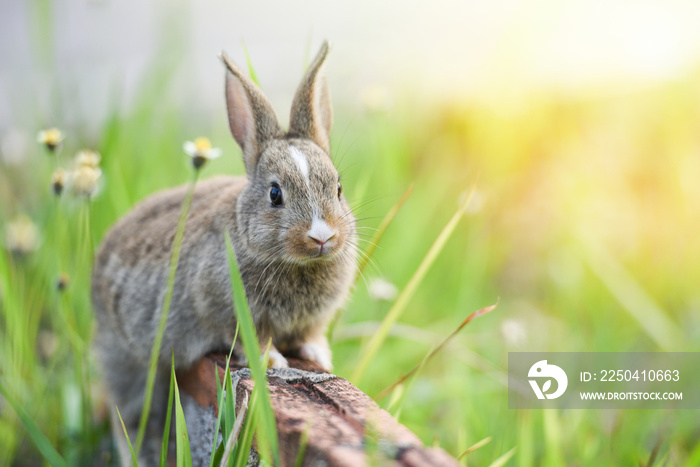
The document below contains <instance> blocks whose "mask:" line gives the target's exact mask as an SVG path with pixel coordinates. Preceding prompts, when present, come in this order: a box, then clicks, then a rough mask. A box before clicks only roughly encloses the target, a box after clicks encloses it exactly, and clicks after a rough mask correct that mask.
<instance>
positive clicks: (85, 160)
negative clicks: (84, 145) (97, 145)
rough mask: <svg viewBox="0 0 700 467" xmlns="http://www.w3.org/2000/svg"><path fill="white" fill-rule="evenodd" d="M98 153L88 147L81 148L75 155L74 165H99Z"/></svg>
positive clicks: (95, 166)
mask: <svg viewBox="0 0 700 467" xmlns="http://www.w3.org/2000/svg"><path fill="white" fill-rule="evenodd" d="M100 159H101V157H100V153H99V152H97V151H92V150H90V149H83V150H82V151H80V152H78V154H76V155H75V165H76V166H77V167H82V166H87V167H92V168H93V169H95V168H97V167H98V166H99V165H100Z"/></svg>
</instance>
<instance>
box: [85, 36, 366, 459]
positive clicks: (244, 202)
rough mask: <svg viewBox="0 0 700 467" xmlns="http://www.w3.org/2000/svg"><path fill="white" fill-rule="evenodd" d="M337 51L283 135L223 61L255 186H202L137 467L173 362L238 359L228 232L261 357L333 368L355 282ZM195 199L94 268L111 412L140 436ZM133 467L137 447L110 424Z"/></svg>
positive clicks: (151, 444) (246, 182)
mask: <svg viewBox="0 0 700 467" xmlns="http://www.w3.org/2000/svg"><path fill="white" fill-rule="evenodd" d="M327 51H328V47H327V45H326V44H324V46H323V47H322V49H321V52H320V53H319V56H318V57H317V58H316V60H315V61H314V63H312V65H311V66H310V69H309V71H308V72H307V74H306V77H305V79H304V81H303V82H302V85H301V86H300V88H299V91H298V92H297V95H296V96H295V100H294V103H293V105H292V119H291V129H290V131H289V133H287V134H284V133H283V132H282V131H281V130H280V129H279V127H278V125H277V123H276V117H275V116H274V113H272V110H271V106H270V105H269V103H268V102H267V100H266V99H265V97H264V96H263V95H262V94H261V93H260V91H259V90H258V89H257V88H256V87H255V86H254V85H253V84H252V83H251V82H250V81H248V80H247V78H245V77H244V76H242V74H241V73H240V71H239V70H238V69H237V68H236V67H235V66H234V65H233V64H232V63H230V61H228V59H227V58H226V57H224V62H225V64H226V66H227V68H228V74H227V87H226V91H227V93H226V96H227V104H228V111H229V122H230V126H231V131H232V133H233V136H234V137H235V138H236V140H237V142H238V143H239V145H240V146H241V147H242V149H243V158H244V162H245V165H246V170H247V172H248V177H215V178H212V179H209V180H205V181H202V182H200V183H198V184H197V185H196V189H195V192H194V196H193V199H192V205H191V208H190V213H189V216H188V219H187V224H186V229H185V235H184V239H183V243H182V248H181V252H180V259H179V263H178V268H177V273H176V276H175V284H174V288H173V295H172V302H171V306H170V314H169V317H168V322H167V326H166V328H165V334H164V338H163V345H162V347H161V353H160V357H159V364H158V376H157V378H156V387H155V389H154V399H153V405H152V407H153V408H152V410H151V413H150V418H149V424H148V428H147V433H146V443H145V445H144V449H143V451H142V456H141V460H142V461H143V462H145V464H146V465H151V464H153V463H156V460H157V459H158V455H159V453H158V449H159V445H160V439H161V437H162V433H163V431H162V430H163V421H164V420H163V418H164V413H165V408H166V405H167V385H168V382H169V378H168V375H169V368H170V360H171V352H172V353H174V357H175V365H176V367H177V368H178V369H182V368H187V367H189V366H191V365H193V364H194V363H195V362H197V361H198V360H199V359H200V358H201V357H202V356H204V355H205V354H206V353H207V352H210V351H214V350H224V349H226V350H227V349H229V348H230V346H231V344H232V343H233V339H234V334H235V330H236V316H235V310H234V309H233V299H232V296H231V281H230V276H229V262H228V261H229V260H228V255H227V252H226V245H225V235H224V232H228V233H229V235H230V237H231V240H232V243H233V246H234V250H235V252H236V257H237V261H238V263H239V267H240V270H241V276H242V278H243V283H244V285H245V289H246V295H247V298H248V301H249V304H250V309H251V314H252V316H253V321H254V323H255V327H256V331H257V333H258V337H259V339H260V343H261V346H262V347H265V346H266V345H267V342H268V341H269V340H272V344H273V346H274V347H273V349H272V351H271V353H270V356H271V359H272V361H273V365H274V366H277V367H284V366H286V364H287V363H286V360H285V358H284V357H283V356H282V355H281V354H280V353H279V352H278V350H277V349H279V350H282V351H285V352H293V353H296V354H298V355H300V356H301V357H303V358H307V359H310V360H315V361H317V362H318V363H319V364H321V366H323V367H325V368H327V369H330V367H331V360H330V350H329V347H328V341H327V339H326V338H325V335H324V333H325V329H326V325H327V322H328V320H329V319H330V318H331V317H332V316H333V314H334V312H335V311H336V310H337V309H338V308H339V307H340V306H342V303H343V302H344V300H345V299H346V297H347V295H348V293H349V290H350V288H351V285H352V282H353V279H354V275H355V260H356V251H355V247H354V244H355V243H354V238H355V221H354V218H353V216H352V213H351V211H350V208H349V207H348V205H347V203H346V201H345V199H344V197H342V195H341V193H342V191H341V186H340V183H339V181H338V174H337V171H336V169H335V168H334V167H333V164H332V162H331V161H330V158H329V157H328V151H329V145H328V131H329V130H330V124H331V113H330V102H329V100H328V92H327V85H326V83H325V80H324V79H323V77H322V76H321V75H320V74H319V69H320V68H321V65H322V64H323V61H324V60H325V56H326V53H327ZM186 191H187V187H186V186H182V187H178V188H174V189H170V190H165V191H162V192H159V193H157V194H155V195H152V196H151V197H149V198H148V199H146V200H145V201H143V202H141V203H140V204H138V205H137V206H136V207H135V208H134V209H133V210H132V211H131V212H130V213H128V214H127V215H126V216H124V217H123V218H122V219H121V220H120V221H119V222H118V223H117V224H116V225H115V226H114V227H113V228H112V230H111V231H110V232H109V233H108V234H107V235H106V237H105V239H104V241H103V243H102V246H101V248H100V251H99V252H98V255H97V257H96V261H95V267H94V270H93V278H92V281H93V285H92V295H93V303H94V308H95V313H96V315H97V336H96V347H97V353H98V356H99V358H100V360H101V362H102V366H103V370H104V374H105V381H106V383H107V387H108V389H109V393H110V396H111V399H112V403H113V405H116V406H117V407H118V408H119V410H120V413H121V415H122V417H123V419H124V422H125V424H126V427H127V429H128V431H129V434H130V436H132V437H135V436H136V429H137V426H138V418H139V415H140V412H141V410H142V406H143V397H144V388H145V382H146V378H147V375H148V362H149V358H150V353H151V350H152V345H153V341H154V337H155V334H156V332H157V328H158V323H159V320H160V313H161V310H162V308H163V300H164V297H165V293H166V288H167V276H168V267H169V261H170V252H171V247H172V243H173V238H174V235H175V231H176V227H177V223H178V218H179V214H180V207H181V204H182V201H183V199H184V198H185V195H186ZM113 431H114V434H115V436H117V437H118V439H119V440H120V451H121V456H122V460H123V462H124V463H127V462H128V459H129V456H128V448H127V447H126V444H125V443H124V441H125V440H124V438H123V435H121V433H120V432H121V428H120V426H119V424H118V423H117V421H116V419H115V418H114V417H113Z"/></svg>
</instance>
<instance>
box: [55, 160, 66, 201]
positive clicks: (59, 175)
mask: <svg viewBox="0 0 700 467" xmlns="http://www.w3.org/2000/svg"><path fill="white" fill-rule="evenodd" d="M67 178H68V174H67V173H66V171H65V170H63V169H62V168H60V167H59V168H57V169H56V170H54V171H53V174H51V188H52V189H53V193H54V194H55V195H56V196H60V195H61V193H62V192H63V187H64V186H66V179H67Z"/></svg>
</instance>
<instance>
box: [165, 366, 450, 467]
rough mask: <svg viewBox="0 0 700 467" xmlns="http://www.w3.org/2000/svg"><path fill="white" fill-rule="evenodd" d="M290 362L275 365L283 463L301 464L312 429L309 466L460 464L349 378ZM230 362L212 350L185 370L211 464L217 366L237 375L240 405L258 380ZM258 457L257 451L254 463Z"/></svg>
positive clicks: (188, 411) (194, 440)
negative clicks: (284, 366) (299, 457)
mask: <svg viewBox="0 0 700 467" xmlns="http://www.w3.org/2000/svg"><path fill="white" fill-rule="evenodd" d="M289 363H290V366H291V368H288V369H278V370H269V371H268V381H269V387H270V397H271V401H272V406H273V409H274V411H275V417H276V420H277V430H278V432H279V444H280V457H281V459H282V465H283V466H291V465H294V462H295V459H296V458H297V453H298V450H299V445H300V441H301V437H302V433H304V431H308V442H307V445H306V450H305V453H304V461H303V465H304V466H316V465H326V466H330V467H335V466H337V467H340V466H361V465H368V464H370V463H374V464H377V465H386V464H392V465H400V466H430V465H433V466H458V465H459V464H458V463H457V461H456V460H455V459H454V458H452V457H450V456H449V455H448V454H447V453H446V452H445V451H443V450H441V449H438V448H426V447H424V446H423V444H422V443H421V441H420V440H419V439H418V437H417V436H416V435H415V434H413V433H412V432H411V431H410V430H409V429H408V428H406V427H404V426H403V425H401V424H399V423H398V422H397V421H396V420H394V419H393V418H392V417H391V415H389V413H388V412H386V411H385V410H383V409H381V408H380V407H379V406H378V405H377V404H376V403H375V402H374V401H373V400H372V399H371V398H370V397H369V396H367V395H366V394H365V393H363V392H362V391H360V390H359V389H358V388H356V387H355V386H353V385H352V384H351V383H350V382H349V381H347V380H345V379H343V378H338V377H336V376H335V375H331V374H329V373H325V372H323V371H321V370H320V368H319V367H318V366H316V365H315V364H313V363H311V362H307V361H303V360H296V359H290V360H289ZM225 365H226V357H225V356H224V355H208V356H207V357H205V358H203V359H202V360H201V361H200V362H199V363H198V364H197V365H196V366H195V367H193V368H192V369H190V370H189V371H187V372H184V373H181V374H178V382H179V386H180V391H181V396H182V401H183V408H184V410H185V417H186V419H187V426H188V432H189V435H190V445H191V447H192V457H193V461H194V464H195V465H208V463H209V456H210V455H211V446H212V439H213V435H214V428H215V424H216V414H217V413H218V406H217V399H216V374H215V372H218V373H219V380H220V381H224V378H225V377H226V375H227V373H228V374H230V377H231V378H232V383H233V389H234V393H235V401H236V411H237V412H238V410H240V408H241V404H243V403H244V401H246V400H249V399H250V394H251V391H252V390H253V387H254V385H255V383H254V382H253V380H252V378H251V376H250V370H249V369H248V368H244V367H242V366H240V365H238V364H236V363H232V364H231V367H230V368H228V369H227V368H225ZM246 396H247V397H246ZM256 459H257V455H256V453H255V452H254V451H253V452H252V453H251V458H250V459H249V465H250V462H252V463H253V464H255V461H256Z"/></svg>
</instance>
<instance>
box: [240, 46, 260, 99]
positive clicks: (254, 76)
mask: <svg viewBox="0 0 700 467" xmlns="http://www.w3.org/2000/svg"><path fill="white" fill-rule="evenodd" d="M243 52H244V53H245V61H246V63H247V64H248V74H249V75H250V79H251V80H253V82H254V83H255V84H257V85H258V87H259V88H260V89H262V87H261V86H260V81H258V75H257V74H256V73H255V68H253V62H252V61H251V60H250V55H248V47H246V46H245V42H243Z"/></svg>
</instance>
